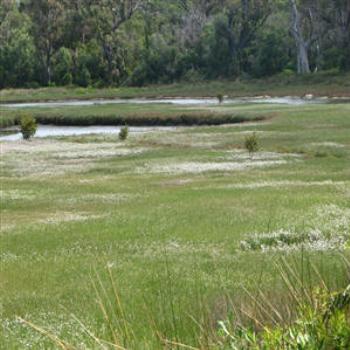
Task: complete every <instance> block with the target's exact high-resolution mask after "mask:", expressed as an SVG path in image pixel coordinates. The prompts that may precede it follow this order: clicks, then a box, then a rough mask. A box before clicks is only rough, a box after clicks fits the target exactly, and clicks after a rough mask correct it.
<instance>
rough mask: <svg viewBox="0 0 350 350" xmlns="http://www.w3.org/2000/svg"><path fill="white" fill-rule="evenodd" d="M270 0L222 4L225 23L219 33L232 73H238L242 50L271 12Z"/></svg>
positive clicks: (229, 0)
mask: <svg viewBox="0 0 350 350" xmlns="http://www.w3.org/2000/svg"><path fill="white" fill-rule="evenodd" d="M271 11H272V7H271V1H270V0H228V1H226V2H225V4H224V12H225V15H226V24H225V27H224V28H222V30H221V33H222V35H223V36H224V37H225V38H226V40H227V43H228V50H229V55H230V59H231V61H232V62H233V65H234V73H235V74H236V75H240V74H241V72H242V70H243V68H244V63H245V60H246V57H245V54H244V51H245V49H246V48H247V47H248V46H249V45H250V44H251V43H252V42H253V40H254V39H255V37H256V34H257V32H258V31H259V30H260V29H261V28H262V27H263V25H264V24H265V22H266V20H267V18H268V17H269V15H270V14H271Z"/></svg>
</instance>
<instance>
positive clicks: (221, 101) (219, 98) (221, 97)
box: [216, 94, 224, 104]
mask: <svg viewBox="0 0 350 350" xmlns="http://www.w3.org/2000/svg"><path fill="white" fill-rule="evenodd" d="M216 98H217V99H218V101H219V103H220V104H221V103H223V102H224V95H223V94H218V95H217V96H216Z"/></svg>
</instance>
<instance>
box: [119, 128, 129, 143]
mask: <svg viewBox="0 0 350 350" xmlns="http://www.w3.org/2000/svg"><path fill="white" fill-rule="evenodd" d="M128 135H129V128H128V126H126V125H125V126H123V127H122V128H121V129H120V131H119V135H118V136H119V140H120V141H125V140H126V139H127V138H128Z"/></svg>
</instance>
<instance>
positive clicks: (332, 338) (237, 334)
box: [219, 285, 350, 350]
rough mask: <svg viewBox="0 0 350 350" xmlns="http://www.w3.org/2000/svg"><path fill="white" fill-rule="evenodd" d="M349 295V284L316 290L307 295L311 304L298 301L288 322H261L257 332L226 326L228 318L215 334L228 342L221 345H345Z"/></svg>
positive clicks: (349, 343)
mask: <svg viewBox="0 0 350 350" xmlns="http://www.w3.org/2000/svg"><path fill="white" fill-rule="evenodd" d="M349 295H350V285H349V286H348V287H347V288H346V289H345V290H344V291H341V292H337V293H330V292H328V291H327V290H324V289H322V290H318V291H316V292H315V294H313V295H312V296H310V297H311V298H312V299H313V300H312V301H313V305H309V304H308V303H307V302H306V300H305V301H304V303H303V304H300V305H299V307H298V309H297V318H296V320H295V321H294V322H293V323H292V324H291V325H290V326H283V325H278V326H276V327H271V326H264V329H263V330H262V331H261V332H259V331H256V330H254V329H252V328H245V327H243V328H238V329H233V330H230V328H229V327H230V326H229V323H228V322H219V335H220V336H221V338H222V339H225V340H226V341H225V343H227V345H228V347H225V346H224V347H223V348H222V349H234V350H236V349H247V350H248V349H256V350H258V349H266V350H268V349H275V350H300V349H303V350H316V349H317V350H326V349H343V350H345V349H349V348H350V324H349V321H348V318H349V316H350V313H349V306H350V297H349ZM271 312H273V310H271ZM275 312H278V311H277V310H275ZM220 349H221V348H220Z"/></svg>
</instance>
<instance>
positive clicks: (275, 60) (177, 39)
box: [0, 0, 350, 87]
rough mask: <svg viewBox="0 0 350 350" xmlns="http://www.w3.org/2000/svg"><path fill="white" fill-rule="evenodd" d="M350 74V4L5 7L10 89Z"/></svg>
mask: <svg viewBox="0 0 350 350" xmlns="http://www.w3.org/2000/svg"><path fill="white" fill-rule="evenodd" d="M349 69H350V0H332V1H329V0H1V2H0V87H30V86H31V87H35V86H39V85H70V84H75V85H79V86H89V85H94V86H103V85H122V84H124V85H125V84H129V85H144V84H148V83H159V82H160V83H170V82H174V81H179V80H187V81H196V80H200V79H217V78H230V79H235V78H240V77H243V78H249V77H256V78H260V77H265V76H270V75H273V74H277V73H281V74H285V75H287V74H292V73H293V72H297V73H300V74H310V73H312V72H315V71H320V70H334V71H339V70H349Z"/></svg>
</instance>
